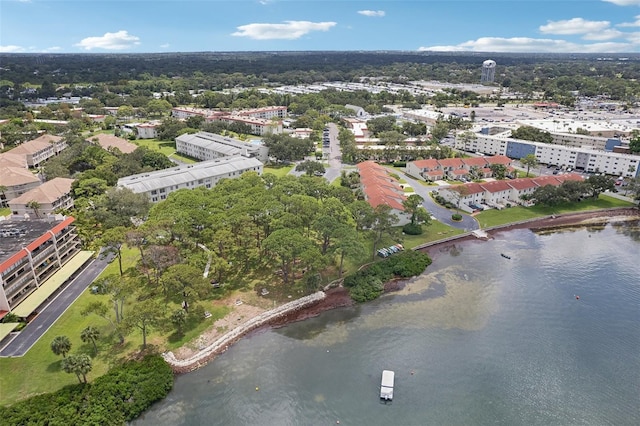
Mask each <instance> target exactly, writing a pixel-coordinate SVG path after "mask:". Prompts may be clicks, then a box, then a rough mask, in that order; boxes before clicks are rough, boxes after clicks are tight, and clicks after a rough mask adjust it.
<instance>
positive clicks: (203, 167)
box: [118, 155, 263, 202]
mask: <svg viewBox="0 0 640 426" xmlns="http://www.w3.org/2000/svg"><path fill="white" fill-rule="evenodd" d="M262 169H263V164H262V163H261V162H260V161H259V160H258V159H256V158H247V157H243V156H239V155H238V156H234V157H223V158H219V159H215V160H209V161H203V162H201V163H195V164H185V165H182V166H178V167H172V168H169V169H164V170H158V171H155V172H149V173H140V174H137V175H132V176H127V177H123V178H120V179H118V186H119V187H122V188H128V189H130V190H131V191H133V192H135V193H136V194H145V195H146V196H147V197H149V200H151V201H152V202H158V201H162V200H165V199H166V198H167V196H168V195H169V194H170V193H172V192H174V191H177V190H179V189H185V188H186V189H193V188H197V187H200V186H203V187H205V188H212V187H213V186H215V185H216V184H217V183H218V182H219V181H220V179H225V178H226V179H234V178H237V177H240V176H241V175H242V174H243V173H244V172H249V171H253V172H256V173H258V174H262Z"/></svg>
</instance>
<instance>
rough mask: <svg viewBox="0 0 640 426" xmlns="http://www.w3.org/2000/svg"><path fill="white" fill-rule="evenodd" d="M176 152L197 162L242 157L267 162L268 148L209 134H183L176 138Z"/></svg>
mask: <svg viewBox="0 0 640 426" xmlns="http://www.w3.org/2000/svg"><path fill="white" fill-rule="evenodd" d="M176 151H178V153H180V154H184V155H188V156H189V157H192V158H197V159H198V160H203V161H206V160H213V159H216V158H221V157H231V156H234V155H242V156H244V157H249V158H257V159H258V160H260V161H261V162H263V163H265V162H267V160H268V158H269V148H267V147H266V146H264V145H256V144H252V143H248V142H244V141H241V140H238V139H233V138H230V137H227V136H222V135H217V134H215V133H209V132H198V133H195V134H191V135H189V134H183V135H180V136H178V137H177V138H176Z"/></svg>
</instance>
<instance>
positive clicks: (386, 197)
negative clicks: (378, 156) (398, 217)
mask: <svg viewBox="0 0 640 426" xmlns="http://www.w3.org/2000/svg"><path fill="white" fill-rule="evenodd" d="M357 168H358V172H359V173H360V183H361V184H362V187H363V191H364V193H365V196H366V197H367V202H368V203H369V205H370V206H371V207H377V206H379V205H380V204H386V205H388V206H389V207H391V208H394V209H397V210H404V207H403V206H402V201H403V200H405V199H406V197H405V196H404V191H403V190H402V188H400V184H399V183H398V182H397V181H396V180H395V179H393V178H392V177H391V176H390V175H389V171H388V170H387V169H386V168H384V167H382V166H381V165H379V164H377V163H376V162H374V161H364V162H362V163H359V164H358V165H357Z"/></svg>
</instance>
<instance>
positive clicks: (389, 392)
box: [380, 370, 395, 401]
mask: <svg viewBox="0 0 640 426" xmlns="http://www.w3.org/2000/svg"><path fill="white" fill-rule="evenodd" d="M394 380H395V373H394V372H393V371H391V370H383V371H382V382H381V384H380V399H383V400H385V401H391V400H393V382H394Z"/></svg>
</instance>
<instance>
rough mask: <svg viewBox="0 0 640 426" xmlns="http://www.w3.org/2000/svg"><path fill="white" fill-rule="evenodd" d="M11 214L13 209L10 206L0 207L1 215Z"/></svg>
mask: <svg viewBox="0 0 640 426" xmlns="http://www.w3.org/2000/svg"><path fill="white" fill-rule="evenodd" d="M10 214H11V209H10V208H9V207H2V208H0V216H8V215H10Z"/></svg>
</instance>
